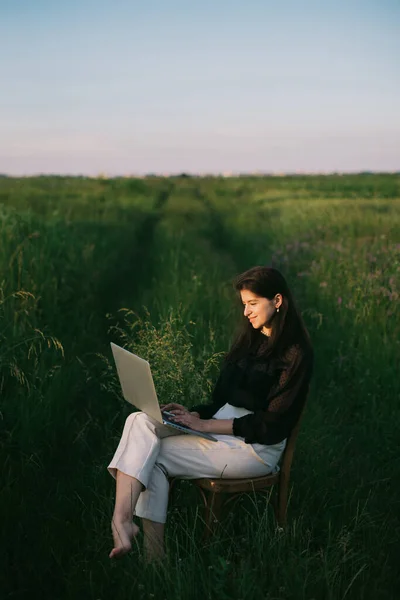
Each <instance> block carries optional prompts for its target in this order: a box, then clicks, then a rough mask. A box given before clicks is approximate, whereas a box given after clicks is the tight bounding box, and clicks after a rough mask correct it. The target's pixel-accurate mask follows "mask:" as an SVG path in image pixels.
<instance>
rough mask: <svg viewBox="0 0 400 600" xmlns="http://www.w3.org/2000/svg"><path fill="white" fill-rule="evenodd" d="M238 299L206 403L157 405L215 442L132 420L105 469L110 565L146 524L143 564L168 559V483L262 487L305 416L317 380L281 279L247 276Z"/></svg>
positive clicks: (266, 270)
mask: <svg viewBox="0 0 400 600" xmlns="http://www.w3.org/2000/svg"><path fill="white" fill-rule="evenodd" d="M234 287H235V290H236V291H237V292H238V296H240V300H241V302H242V304H243V306H244V309H243V318H242V321H243V323H242V327H241V331H240V332H239V334H238V336H237V338H236V340H235V341H234V343H233V345H232V348H231V349H230V351H229V352H228V354H227V355H226V357H225V359H224V363H223V365H222V368H221V372H220V375H219V378H218V380H217V383H216V385H215V387H214V390H213V393H212V398H211V402H210V403H209V404H205V405H203V404H199V405H198V406H194V407H192V408H191V409H187V408H185V407H184V406H182V405H180V404H175V403H170V404H166V405H163V406H162V407H161V408H162V409H163V410H168V411H170V412H172V413H174V415H175V416H174V419H175V420H176V422H177V423H182V424H184V425H188V426H189V427H191V428H192V429H195V430H198V431H204V432H209V433H212V434H213V435H214V437H217V438H218V441H217V442H215V441H210V440H207V439H205V438H201V437H198V436H194V435H187V434H184V433H181V432H179V431H178V430H173V429H171V428H168V427H166V426H165V425H161V424H159V423H157V422H156V421H155V420H154V419H152V418H151V417H149V416H147V415H146V414H145V413H143V412H136V413H132V414H131V415H129V417H128V418H127V420H126V423H125V427H124V431H123V434H122V438H121V441H120V443H119V446H118V448H117V450H116V452H115V455H114V457H113V460H112V461H111V463H110V464H109V466H108V470H109V472H110V473H111V475H112V476H113V477H114V478H115V479H116V501H115V509H114V514H113V520H112V532H113V538H114V548H113V549H112V551H111V552H110V555H109V556H110V558H113V557H116V556H120V555H122V554H125V553H126V552H128V551H129V550H130V549H131V545H132V541H133V539H134V538H135V536H136V535H137V533H138V532H139V527H138V526H137V525H136V524H135V523H133V521H132V517H133V515H136V516H139V517H141V518H142V519H143V532H144V547H145V552H146V556H147V559H148V560H153V559H156V558H162V557H163V555H164V524H165V522H166V515H167V504H168V491H169V484H168V477H175V476H178V477H181V478H186V479H196V478H199V477H212V478H216V477H225V478H230V479H232V478H242V477H243V478H245V477H260V476H263V475H267V474H268V473H271V472H272V471H274V470H275V467H276V465H277V463H278V461H279V459H280V456H281V454H282V452H283V450H284V448H285V445H286V440H287V437H288V435H289V433H290V431H291V429H292V427H293V426H294V425H295V423H296V421H297V419H298V417H299V414H300V412H301V410H302V408H303V405H304V402H305V399H306V394H307V390H308V385H309V382H310V379H311V375H312V370H313V350H312V346H311V342H310V337H309V335H308V332H307V330H306V328H305V326H304V323H303V320H302V317H301V315H300V313H299V311H298V310H297V308H296V306H295V302H294V300H293V297H292V294H291V292H290V290H289V288H288V285H287V283H286V281H285V279H284V277H283V276H282V274H281V273H280V272H279V271H277V270H276V269H274V268H272V267H253V268H252V269H249V270H248V271H246V272H245V273H243V274H241V275H239V276H238V277H237V279H236V281H235V283H234Z"/></svg>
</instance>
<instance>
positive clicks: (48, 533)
mask: <svg viewBox="0 0 400 600" xmlns="http://www.w3.org/2000/svg"><path fill="white" fill-rule="evenodd" d="M0 223H1V228H0V402H1V405H0V452H1V463H0V464H1V491H0V514H1V536H2V539H1V546H0V548H1V561H0V565H1V571H0V595H1V598H4V599H12V600H17V599H22V598H23V599H25V598H26V599H36V598H38V599H43V600H44V599H52V600H64V599H65V600H80V599H84V600H91V599H93V600H115V599H118V600H128V599H142V598H143V599H147V598H149V599H150V598H154V599H156V600H181V599H186V598H190V599H193V600H197V599H198V600H204V599H214V598H215V599H218V600H224V599H226V600H227V599H235V600H396V599H398V598H399V597H400V575H399V564H400V563H399V555H400V501H399V498H400V458H399V456H400V452H399V450H400V446H399V439H400V410H399V406H400V394H399V392H400V377H399V375H400V311H399V294H400V283H399V281H400V177H399V176H398V175H395V174H375V175H374V174H368V173H365V174H360V175H342V176H339V175H332V176H287V177H238V178H222V177H204V178H198V177H188V176H179V177H178V176H177V177H170V178H162V177H156V176H151V177H147V178H144V179H133V178H131V179H129V178H114V179H105V178H98V179H92V178H84V177H61V176H60V177H58V176H41V177H36V178H7V177H2V178H0ZM254 265H268V266H273V267H275V268H277V269H279V270H280V271H281V272H282V273H283V275H284V276H285V278H286V280H287V282H288V284H289V286H290V287H291V289H292V291H293V294H294V297H295V299H296V302H297V304H298V307H299V309H300V310H301V312H302V315H303V318H304V321H305V323H306V326H307V328H308V330H309V332H310V335H311V338H312V342H313V346H314V352H315V369H314V376H313V379H312V384H311V391H310V395H309V398H308V402H307V407H306V411H305V415H304V419H303V421H302V426H301V430H300V434H299V437H298V441H297V445H296V450H295V454H294V459H293V465H292V473H291V480H290V498H289V506H288V525H287V527H286V528H285V529H284V530H283V531H281V530H280V529H279V528H277V526H276V522H275V519H274V514H273V510H272V505H271V504H270V503H269V501H268V497H266V496H263V495H257V494H247V495H243V496H242V497H240V498H239V499H238V500H237V501H236V503H234V505H233V507H232V508H231V509H230V510H229V511H228V512H227V513H226V514H225V515H224V516H223V519H222V521H221V523H220V525H219V527H218V529H217V532H216V534H215V536H214V537H213V538H212V539H211V540H210V541H209V542H208V543H203V542H202V533H203V528H204V522H203V513H202V503H201V498H200V496H199V495H198V491H197V489H196V488H195V486H193V485H192V484H191V483H190V482H188V481H180V482H179V484H178V485H177V486H176V489H175V490H174V493H173V494H172V497H171V501H170V506H169V512H168V515H169V516H168V522H167V526H166V551H167V557H166V559H165V562H164V563H163V564H162V565H154V564H153V565H151V564H147V563H146V562H145V561H144V557H143V553H142V549H141V542H142V534H139V536H138V537H139V545H138V546H136V545H134V548H133V551H132V552H131V553H129V554H127V555H126V556H124V557H123V558H121V559H120V560H117V561H110V559H109V558H108V554H109V552H110V550H111V548H112V536H111V528H110V523H111V516H112V512H113V507H114V498H115V481H114V479H113V478H112V477H111V476H110V475H109V473H108V472H107V465H108V463H109V462H110V460H111V458H112V456H113V454H114V451H115V449H116V446H117V444H118V441H119V439H120V436H121V433H122V429H123V426H124V423H125V419H126V417H127V416H128V414H129V413H130V412H132V410H134V409H133V407H132V406H131V405H130V404H128V403H127V402H126V401H125V400H124V399H123V397H122V395H121V391H120V387H119V381H118V379H117V375H116V370H115V366H114V363H113V360H112V354H111V348H110V342H115V343H117V344H119V345H123V346H125V347H126V348H128V349H129V350H131V351H133V352H135V353H136V354H139V355H140V356H143V357H144V358H146V359H147V360H149V361H150V364H151V367H152V371H153V375H154V379H155V384H156V389H157V391H158V395H159V399H160V402H161V403H167V402H169V401H175V402H180V403H183V404H185V405H187V406H191V405H194V404H195V403H198V402H202V401H203V402H207V399H208V398H209V396H210V393H211V390H212V386H213V384H214V382H215V380H216V377H217V375H218V370H219V366H220V364H221V361H222V357H223V353H224V352H226V351H227V350H228V348H229V345H230V343H231V342H232V339H233V335H234V332H235V328H236V323H237V321H238V318H239V316H240V312H241V310H242V307H241V305H240V303H239V302H238V299H237V297H236V296H235V293H234V291H233V287H232V281H233V278H234V277H235V275H237V274H238V273H240V272H242V271H244V270H246V269H248V268H250V267H252V266H254ZM138 523H140V520H138Z"/></svg>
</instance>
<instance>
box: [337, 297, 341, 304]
mask: <svg viewBox="0 0 400 600" xmlns="http://www.w3.org/2000/svg"><path fill="white" fill-rule="evenodd" d="M337 302H338V304H342V298H341V296H339V298H338V299H337Z"/></svg>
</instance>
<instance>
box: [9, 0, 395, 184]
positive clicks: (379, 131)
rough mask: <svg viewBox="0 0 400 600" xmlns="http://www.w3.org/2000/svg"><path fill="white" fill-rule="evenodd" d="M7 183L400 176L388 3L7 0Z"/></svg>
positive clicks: (386, 0)
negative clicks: (300, 174)
mask: <svg viewBox="0 0 400 600" xmlns="http://www.w3.org/2000/svg"><path fill="white" fill-rule="evenodd" d="M0 81H1V93H0V173H8V174H11V175H18V174H37V173H60V174H87V175H96V174H98V173H100V172H105V173H107V174H109V175H127V174H144V173H149V172H157V173H180V172H190V173H219V172H233V173H238V172H243V173H244V172H252V171H263V172H294V171H307V172H318V171H336V170H339V171H348V172H352V171H362V170H380V171H393V170H400V110H399V106H400V2H398V1H397V0H396V1H395V0H380V1H379V0H376V1H372V0H365V1H353V0H337V1H336V2H331V3H327V2H321V1H310V0H302V1H300V0H296V1H294V0H291V1H287V0H281V1H280V2H276V1H275V2H272V1H270V0H247V1H246V2H244V1H243V0H241V1H240V2H239V1H237V0H230V1H229V2H228V1H225V0H220V1H218V0H213V1H210V0H185V1H182V0H179V1H178V0H143V2H136V1H135V0H109V1H107V2H105V1H101V0H96V1H94V0H69V1H68V2H63V1H62V0H52V1H50V0H0Z"/></svg>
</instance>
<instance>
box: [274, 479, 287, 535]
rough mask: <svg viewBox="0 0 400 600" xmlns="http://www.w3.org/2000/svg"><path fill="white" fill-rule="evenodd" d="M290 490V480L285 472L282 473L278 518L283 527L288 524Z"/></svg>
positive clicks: (277, 508) (280, 525) (277, 509)
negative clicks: (284, 474) (284, 475)
mask: <svg viewBox="0 0 400 600" xmlns="http://www.w3.org/2000/svg"><path fill="white" fill-rule="evenodd" d="M288 492H289V481H288V480H287V478H286V477H283V474H281V476H280V480H279V488H278V506H277V507H276V520H277V521H278V525H279V527H282V528H283V527H285V526H286V520H287V499H288Z"/></svg>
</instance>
